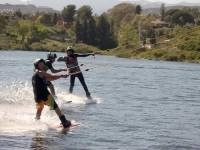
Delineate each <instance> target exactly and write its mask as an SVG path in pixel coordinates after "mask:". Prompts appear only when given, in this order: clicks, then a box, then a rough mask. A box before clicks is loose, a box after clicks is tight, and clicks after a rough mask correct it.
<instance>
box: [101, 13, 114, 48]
mask: <svg viewBox="0 0 200 150" xmlns="http://www.w3.org/2000/svg"><path fill="white" fill-rule="evenodd" d="M97 45H98V47H99V48H100V49H108V48H114V47H116V42H115V40H114V35H113V33H112V29H111V25H110V23H109V21H108V19H107V16H106V15H105V14H102V15H101V16H100V17H99V18H98V22H97Z"/></svg>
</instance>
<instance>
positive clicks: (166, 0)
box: [20, 0, 200, 4]
mask: <svg viewBox="0 0 200 150" xmlns="http://www.w3.org/2000/svg"><path fill="white" fill-rule="evenodd" d="M20 1H24V2H26V1H27V0H20ZM28 1H31V0H28ZM41 1H42V0H41ZM80 1H82V2H84V0H80ZM94 1H103V0H94ZM106 1H107V0H106ZM121 1H132V0H121ZM135 1H140V0H135ZM149 1H152V2H161V1H162V2H164V3H172V4H174V3H179V2H190V3H200V0H149Z"/></svg>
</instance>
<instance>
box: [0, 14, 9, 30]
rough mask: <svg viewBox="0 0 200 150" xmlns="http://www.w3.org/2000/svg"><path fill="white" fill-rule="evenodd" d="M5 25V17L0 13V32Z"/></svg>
mask: <svg viewBox="0 0 200 150" xmlns="http://www.w3.org/2000/svg"><path fill="white" fill-rule="evenodd" d="M6 25H7V20H6V18H5V17H4V16H1V15H0V32H1V31H3V30H4V29H5V27H6Z"/></svg>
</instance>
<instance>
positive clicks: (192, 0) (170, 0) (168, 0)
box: [150, 0, 200, 4]
mask: <svg viewBox="0 0 200 150" xmlns="http://www.w3.org/2000/svg"><path fill="white" fill-rule="evenodd" d="M150 1H152V2H159V1H162V2H164V3H172V4H175V3H179V2H189V3H200V0H150Z"/></svg>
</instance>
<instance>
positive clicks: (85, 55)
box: [75, 53, 95, 57]
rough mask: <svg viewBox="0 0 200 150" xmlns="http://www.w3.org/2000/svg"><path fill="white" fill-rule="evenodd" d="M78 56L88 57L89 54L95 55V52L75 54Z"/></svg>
mask: <svg viewBox="0 0 200 150" xmlns="http://www.w3.org/2000/svg"><path fill="white" fill-rule="evenodd" d="M75 55H76V57H88V56H94V55H95V54H94V53H87V54H75Z"/></svg>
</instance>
